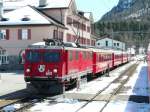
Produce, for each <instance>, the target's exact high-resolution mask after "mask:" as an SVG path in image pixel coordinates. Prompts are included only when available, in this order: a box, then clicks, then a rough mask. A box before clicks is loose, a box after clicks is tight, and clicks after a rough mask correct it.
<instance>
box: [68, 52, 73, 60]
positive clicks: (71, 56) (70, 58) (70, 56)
mask: <svg viewBox="0 0 150 112" xmlns="http://www.w3.org/2000/svg"><path fill="white" fill-rule="evenodd" d="M69 60H70V61H72V60H73V52H72V51H69Z"/></svg>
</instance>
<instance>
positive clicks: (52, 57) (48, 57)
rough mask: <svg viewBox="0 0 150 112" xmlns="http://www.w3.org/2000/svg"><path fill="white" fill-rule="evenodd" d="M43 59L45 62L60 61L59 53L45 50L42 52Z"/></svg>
mask: <svg viewBox="0 0 150 112" xmlns="http://www.w3.org/2000/svg"><path fill="white" fill-rule="evenodd" d="M44 61H45V62H59V61H60V53H59V52H45V53H44Z"/></svg>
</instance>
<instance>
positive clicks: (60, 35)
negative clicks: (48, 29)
mask: <svg viewBox="0 0 150 112" xmlns="http://www.w3.org/2000/svg"><path fill="white" fill-rule="evenodd" d="M58 38H59V40H61V41H63V38H64V33H63V32H62V31H60V32H59V36H58Z"/></svg>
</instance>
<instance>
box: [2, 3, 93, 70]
mask: <svg viewBox="0 0 150 112" xmlns="http://www.w3.org/2000/svg"><path fill="white" fill-rule="evenodd" d="M26 1H28V0H21V1H19V0H17V1H7V2H6V4H5V2H4V3H3V4H2V5H0V10H1V12H2V10H3V9H4V10H5V11H6V12H7V13H5V14H3V13H0V15H1V16H0V17H1V21H0V48H1V49H3V50H5V54H6V57H7V56H8V57H7V58H6V61H5V62H4V61H2V60H1V63H2V64H9V65H12V67H13V65H14V64H19V63H20V60H21V59H20V57H21V56H20V55H22V52H23V51H24V49H25V48H27V46H28V45H31V44H33V43H36V42H40V41H42V40H43V38H54V39H59V40H61V41H64V42H77V41H78V42H79V43H80V44H81V45H84V46H94V45H95V39H92V38H91V32H92V30H91V25H92V24H93V23H92V14H91V13H83V12H81V11H78V10H77V8H76V3H75V0H58V1H55V0H35V2H34V4H32V5H34V6H30V4H31V3H32V2H33V1H32V0H31V1H30V2H29V3H28V4H29V6H26V5H28V4H26V3H27V2H26ZM37 1H38V2H37ZM9 2H10V3H11V4H9ZM19 2H24V3H23V4H24V5H25V6H18V7H17V6H15V5H16V4H18V3H19ZM10 5H12V6H10ZM20 5H22V4H20ZM1 6H2V7H1ZM0 55H1V54H0ZM1 56H2V55H1ZM0 59H1V58H0ZM3 60H4V59H3ZM9 68H11V67H9Z"/></svg>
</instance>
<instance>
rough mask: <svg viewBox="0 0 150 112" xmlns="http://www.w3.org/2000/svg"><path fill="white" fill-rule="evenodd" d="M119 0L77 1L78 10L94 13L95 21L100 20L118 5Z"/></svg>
mask: <svg viewBox="0 0 150 112" xmlns="http://www.w3.org/2000/svg"><path fill="white" fill-rule="evenodd" d="M118 1H119V0H76V4H77V9H78V10H82V11H84V12H92V13H93V17H94V21H95V22H96V21H98V20H100V18H101V17H102V16H103V15H104V14H105V13H107V12H108V11H110V10H111V9H112V8H113V7H114V6H116V5H117V3H118Z"/></svg>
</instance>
